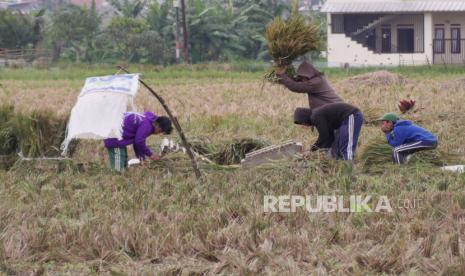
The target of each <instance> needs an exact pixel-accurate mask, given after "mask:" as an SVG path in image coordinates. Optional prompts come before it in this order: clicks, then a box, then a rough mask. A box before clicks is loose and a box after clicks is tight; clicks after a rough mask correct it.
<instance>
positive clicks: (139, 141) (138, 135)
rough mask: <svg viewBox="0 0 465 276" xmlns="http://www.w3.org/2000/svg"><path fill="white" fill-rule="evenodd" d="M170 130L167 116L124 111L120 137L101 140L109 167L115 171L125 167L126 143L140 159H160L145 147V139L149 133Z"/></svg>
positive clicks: (153, 133)
mask: <svg viewBox="0 0 465 276" xmlns="http://www.w3.org/2000/svg"><path fill="white" fill-rule="evenodd" d="M171 131H172V126H171V120H170V119H169V118H168V117H165V116H157V115H155V114H154V113H152V112H145V113H144V114H139V113H133V112H128V113H125V114H124V119H123V135H122V139H121V140H118V139H117V138H107V139H104V140H103V141H104V145H105V147H106V148H107V149H108V155H109V159H110V167H111V168H112V169H114V170H116V171H123V170H125V169H126V168H127V165H128V152H127V148H126V146H128V145H133V148H134V153H135V154H136V156H137V158H139V160H141V161H144V160H145V159H146V157H148V158H150V159H152V160H160V158H161V157H160V156H159V155H156V154H154V153H152V151H151V150H150V149H149V148H148V147H147V144H146V140H147V138H148V137H149V136H150V135H156V134H160V133H164V134H170V133H171Z"/></svg>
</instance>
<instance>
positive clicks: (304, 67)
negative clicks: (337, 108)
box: [276, 61, 343, 109]
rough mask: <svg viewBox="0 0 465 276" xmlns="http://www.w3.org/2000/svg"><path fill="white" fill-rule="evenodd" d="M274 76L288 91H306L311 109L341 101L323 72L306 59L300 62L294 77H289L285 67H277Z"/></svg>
mask: <svg viewBox="0 0 465 276" xmlns="http://www.w3.org/2000/svg"><path fill="white" fill-rule="evenodd" d="M276 76H277V77H278V79H279V80H278V82H279V83H280V84H282V85H284V86H285V87H286V88H287V89H289V90H290V91H292V92H295V93H306V94H307V95H308V101H309V106H310V108H311V109H315V108H318V107H321V106H323V105H325V104H330V103H338V102H343V100H342V99H341V98H340V97H339V95H338V94H337V93H336V91H335V90H334V89H333V88H332V87H331V85H330V83H329V82H328V80H327V79H326V77H325V76H324V74H323V73H321V72H320V71H318V70H317V69H316V68H315V67H314V66H313V65H312V64H311V63H309V62H307V61H304V62H302V64H300V66H299V67H298V69H297V74H296V76H295V77H291V76H289V75H288V74H287V73H286V67H282V68H280V69H278V70H277V71H276Z"/></svg>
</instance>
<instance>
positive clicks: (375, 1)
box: [321, 0, 465, 13]
mask: <svg viewBox="0 0 465 276" xmlns="http://www.w3.org/2000/svg"><path fill="white" fill-rule="evenodd" d="M321 11H322V12H326V13H379V12H402V13H405V12H457V11H465V0H446V1H441V0H384V1H381V0H352V1H348V0H328V1H327V2H326V3H325V4H324V6H323V8H322V9H321Z"/></svg>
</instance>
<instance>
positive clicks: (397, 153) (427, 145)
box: [392, 141, 438, 164]
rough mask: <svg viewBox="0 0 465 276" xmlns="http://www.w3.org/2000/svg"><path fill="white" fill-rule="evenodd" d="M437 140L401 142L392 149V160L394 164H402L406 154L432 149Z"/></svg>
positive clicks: (435, 145) (435, 146)
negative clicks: (401, 143)
mask: <svg viewBox="0 0 465 276" xmlns="http://www.w3.org/2000/svg"><path fill="white" fill-rule="evenodd" d="M437 146H438V142H430V141H417V142H412V143H408V144H403V145H400V146H397V147H395V148H393V149H392V161H393V162H394V163H396V164H404V163H405V161H406V158H407V156H409V155H410V154H412V153H414V152H418V151H422V150H432V149H435V148H437Z"/></svg>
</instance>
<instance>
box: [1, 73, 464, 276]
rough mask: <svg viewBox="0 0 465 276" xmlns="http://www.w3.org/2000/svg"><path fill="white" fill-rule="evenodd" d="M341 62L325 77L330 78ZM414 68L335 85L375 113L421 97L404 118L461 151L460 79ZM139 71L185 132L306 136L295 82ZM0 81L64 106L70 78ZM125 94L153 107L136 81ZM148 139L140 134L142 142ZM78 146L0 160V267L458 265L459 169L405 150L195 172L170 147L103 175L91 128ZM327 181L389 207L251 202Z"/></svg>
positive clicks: (269, 270)
mask: <svg viewBox="0 0 465 276" xmlns="http://www.w3.org/2000/svg"><path fill="white" fill-rule="evenodd" d="M415 70H417V69H416V68H415ZM423 70H424V69H423ZM425 71H426V73H428V72H429V71H427V70H425ZM47 74H48V73H47ZM343 75H344V74H343V73H340V74H339V75H338V76H337V77H335V76H334V75H331V74H327V77H328V78H329V79H330V80H331V81H334V82H336V83H337V84H336V85H339V83H340V82H339V83H338V82H337V81H338V80H340V78H343ZM415 75H416V77H415V76H412V74H410V75H408V78H409V79H410V81H411V82H412V83H414V86H413V87H414V88H413V89H410V87H409V86H402V85H395V86H389V85H386V86H381V85H380V86H375V87H368V86H365V87H364V88H363V89H361V90H358V91H352V90H349V91H346V90H344V89H342V88H341V89H338V91H339V93H340V94H341V96H342V97H343V98H344V99H345V100H346V101H348V102H350V103H353V104H354V105H356V106H360V107H366V108H373V109H375V110H376V112H375V113H378V112H379V113H381V114H383V113H385V112H389V111H394V110H396V109H397V103H398V101H399V100H400V99H404V98H408V95H410V96H411V97H412V98H414V99H415V100H417V104H418V107H419V108H420V107H421V108H424V109H418V112H417V113H415V114H414V115H415V116H418V117H417V118H415V117H413V116H412V119H414V122H415V123H418V122H419V121H418V120H419V119H421V122H420V125H422V126H424V127H426V128H428V129H430V130H431V131H432V132H433V133H435V134H437V135H438V136H439V144H440V145H439V149H440V150H441V151H444V152H452V153H458V154H461V155H462V156H465V145H464V143H463V133H465V125H464V124H463V122H464V118H465V117H464V115H463V112H462V111H463V101H462V99H463V98H465V90H463V89H450V90H446V89H439V86H440V84H441V83H443V82H444V81H447V80H448V79H454V78H456V77H451V76H449V75H448V74H443V75H442V76H441V77H440V78H439V79H438V77H437V76H436V75H433V76H431V74H430V75H428V76H427V77H424V76H418V74H415ZM47 76H48V75H47ZM402 76H403V77H407V76H404V75H402ZM258 78H260V75H258V74H257V79H258ZM148 81H149V82H150V83H155V84H156V85H155V86H156V87H157V88H158V89H159V90H160V91H161V93H162V94H163V95H164V96H166V99H167V101H168V104H169V105H170V107H172V108H173V110H175V111H176V113H177V116H178V118H179V120H180V122H181V124H182V125H183V126H185V127H186V132H187V133H186V134H187V135H188V136H189V137H199V136H207V137H208V138H209V139H210V141H212V142H213V143H216V142H218V141H230V140H232V138H233V137H235V136H237V135H240V137H253V138H254V139H258V140H265V141H269V143H271V144H275V143H279V142H281V141H285V140H288V139H290V138H292V139H295V140H298V141H302V142H303V143H304V145H305V146H306V147H307V148H308V146H309V145H310V144H311V143H312V142H314V141H315V139H316V135H317V134H316V133H312V132H311V131H310V130H309V129H306V128H300V127H298V126H294V125H293V124H292V113H293V110H294V108H295V107H297V106H306V105H307V104H308V101H307V98H306V96H305V95H300V94H289V93H288V92H284V90H283V89H282V88H281V87H278V86H270V87H268V88H267V91H266V92H265V91H260V89H259V88H260V85H261V81H259V80H256V81H254V80H244V79H242V78H229V77H225V78H220V79H211V80H209V81H208V82H206V81H204V80H197V79H193V78H181V79H180V78H173V79H172V80H170V81H164V82H162V83H159V80H158V79H155V78H154V79H148ZM2 85H3V86H2V88H1V89H0V93H1V94H0V98H1V100H2V102H12V103H14V105H15V110H16V111H21V112H23V111H28V112H30V111H32V110H31V109H35V108H36V107H40V108H41V109H42V108H45V109H52V107H53V108H55V110H56V111H57V112H59V113H60V114H67V113H68V112H69V110H70V109H71V107H72V105H73V104H74V102H75V100H76V97H77V95H78V93H79V89H80V87H81V86H82V81H70V80H59V81H51V80H48V79H47V80H43V81H32V80H2ZM285 93H286V94H285ZM31 95H34V97H31ZM186 99H188V100H186ZM137 103H138V104H139V106H140V107H141V109H146V110H152V111H155V112H158V113H160V114H162V110H161V108H160V107H159V106H158V103H157V102H156V101H155V100H154V99H151V98H150V97H149V96H148V94H146V91H144V90H143V89H142V90H141V91H140V94H139V95H138V99H137ZM31 107H34V108H31ZM362 109H363V108H362ZM409 116H410V115H409ZM376 138H381V139H382V138H383V134H382V132H381V131H380V129H379V126H377V125H364V127H363V128H362V134H361V138H360V140H359V150H358V151H357V153H359V154H362V152H363V148H364V147H366V145H367V143H369V142H370V141H371V140H372V139H376ZM157 141H158V140H157V138H154V139H150V140H149V145H154V144H157ZM382 144H383V145H384V146H385V145H386V143H385V141H382ZM80 147H81V148H80V149H81V150H80V151H81V153H79V156H78V157H76V161H77V162H87V163H91V162H93V163H95V165H94V166H93V167H92V168H91V169H89V170H87V171H84V172H79V171H72V170H65V171H63V172H60V173H56V172H50V171H40V170H35V169H33V168H32V167H31V166H29V167H25V168H22V169H20V168H19V167H18V168H17V169H15V170H14V171H9V172H6V171H0V274H2V273H5V274H7V273H9V274H14V273H16V274H19V273H20V272H28V273H29V274H33V273H36V274H40V273H42V272H43V273H44V274H51V275H69V274H71V275H83V274H84V275H89V274H103V275H105V274H109V275H110V274H115V275H118V274H132V275H153V274H155V275H156V274H161V275H163V274H185V275H189V274H193V275H197V274H214V273H223V274H225V275H235V274H250V275H257V274H288V275H308V274H311V273H320V274H321V275H341V274H356V275H359V274H360V275H362V274H368V275H373V274H386V275H394V274H395V275H397V274H405V275H418V274H421V275H438V274H439V275H441V274H442V275H463V274H464V273H465V267H464V266H463V259H464V257H465V246H464V244H465V240H464V238H463V233H464V232H465V224H463V219H464V217H465V211H464V210H465V192H464V191H463V186H464V183H465V182H464V177H463V175H460V174H453V173H445V172H442V171H441V170H439V169H438V168H436V167H434V166H431V165H422V164H420V163H419V164H418V165H414V166H405V167H398V166H392V165H388V166H387V167H386V169H385V170H384V173H383V174H382V175H378V174H372V173H364V172H363V166H362V162H361V159H360V158H359V161H358V162H357V163H356V164H355V165H354V166H349V165H346V164H345V163H339V162H334V163H332V162H326V161H324V162H320V161H319V160H317V157H313V156H312V157H311V158H309V160H299V161H297V162H295V163H287V164H283V165H281V164H280V165H279V166H278V165H276V166H273V167H272V168H266V169H251V170H242V169H235V170H233V169H231V170H226V169H224V168H220V169H219V170H217V169H215V168H213V167H212V166H210V167H209V168H207V166H208V165H207V164H206V163H203V162H202V164H201V165H202V166H205V168H204V171H206V172H207V173H208V177H206V179H205V182H204V183H199V182H197V181H196V180H195V178H193V177H192V174H189V173H183V170H182V169H180V170H179V171H181V172H179V171H178V170H177V169H178V168H179V167H178V166H179V164H180V163H182V162H183V161H182V160H180V159H181V158H183V157H182V156H175V155H173V156H172V160H173V163H171V165H172V166H173V167H174V168H173V170H171V169H169V165H166V166H164V167H161V168H159V167H156V166H155V163H154V164H149V165H147V166H142V167H137V168H134V169H132V170H129V171H127V172H125V173H123V174H114V173H110V172H109V171H107V170H106V169H105V168H106V163H105V162H106V161H107V159H106V158H107V157H106V155H105V151H104V148H103V145H102V143H101V142H100V141H98V142H95V143H94V142H89V143H87V142H86V143H83V144H82V145H80ZM95 152H97V153H95ZM131 154H132V153H131ZM359 157H360V156H359ZM386 157H387V158H388V159H389V158H390V155H386ZM175 158H179V160H177V159H175ZM166 161H167V162H171V161H169V160H166ZM186 161H187V160H186ZM388 162H389V163H390V160H389V161H388ZM185 164H186V165H185V168H186V169H187V168H189V163H188V161H187V162H186V163H185ZM333 194H337V195H352V194H353V195H362V196H363V195H373V196H374V197H377V196H378V195H386V196H387V197H388V198H389V199H390V202H391V204H392V205H393V206H392V207H393V208H394V212H393V213H388V214H385V213H379V214H376V213H308V212H306V211H304V210H297V211H296V212H295V213H290V214H278V213H273V214H270V213H264V212H263V197H264V195H277V196H279V195H333ZM414 200H417V201H414ZM415 202H416V204H419V205H415V206H414V203H415Z"/></svg>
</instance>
